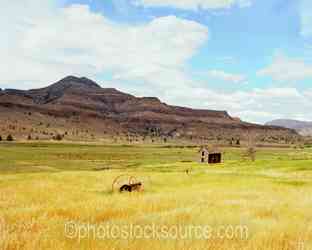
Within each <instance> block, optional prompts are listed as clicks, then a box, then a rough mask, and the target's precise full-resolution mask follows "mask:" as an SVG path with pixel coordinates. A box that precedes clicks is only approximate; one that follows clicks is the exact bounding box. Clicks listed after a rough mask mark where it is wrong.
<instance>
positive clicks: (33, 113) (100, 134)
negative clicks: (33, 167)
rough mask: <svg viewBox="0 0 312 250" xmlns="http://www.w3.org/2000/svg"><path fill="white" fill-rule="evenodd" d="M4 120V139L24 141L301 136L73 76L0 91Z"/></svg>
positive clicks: (0, 111)
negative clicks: (40, 85) (38, 85)
mask: <svg viewBox="0 0 312 250" xmlns="http://www.w3.org/2000/svg"><path fill="white" fill-rule="evenodd" d="M0 119H1V123H0V135H2V137H4V136H6V135H7V134H12V135H14V137H16V138H22V139H23V138H24V139H25V138H27V137H29V138H32V139H34V138H36V139H51V138H52V137H55V136H56V135H62V137H65V138H67V139H70V140H76V139H77V140H102V139H103V140H104V139H111V140H114V141H121V140H127V141H131V142H142V141H149V142H150V141H157V140H158V141H160V140H162V141H169V140H188V141H194V142H203V141H207V140H215V141H218V142H221V141H226V140H231V139H232V138H235V139H236V138H243V137H244V136H245V135H246V133H255V134H257V136H258V137H257V138H258V139H259V140H261V141H268V142H281V141H287V142H289V141H291V140H293V139H295V138H297V137H298V134H297V133H296V132H295V131H294V130H291V129H286V128H282V127H272V126H263V125H258V124H251V123H246V122H243V121H241V120H240V119H238V118H233V117H231V116H230V115H229V114H228V113H227V112H226V111H215V110H199V109H191V108H185V107H177V106H171V105H167V104H165V103H163V102H161V101H160V100H159V99H158V98H156V97H135V96H133V95H130V94H127V93H123V92H121V91H119V90H117V89H114V88H102V87H100V85H98V84H97V83H96V82H94V81H92V80H90V79H87V78H85V77H82V78H79V77H75V76H68V77H65V78H64V79H62V80H60V81H58V82H56V83H54V84H52V85H50V86H48V87H45V88H41V89H32V90H26V91H24V90H14V89H6V90H0Z"/></svg>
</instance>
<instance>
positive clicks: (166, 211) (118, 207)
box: [0, 161, 312, 250]
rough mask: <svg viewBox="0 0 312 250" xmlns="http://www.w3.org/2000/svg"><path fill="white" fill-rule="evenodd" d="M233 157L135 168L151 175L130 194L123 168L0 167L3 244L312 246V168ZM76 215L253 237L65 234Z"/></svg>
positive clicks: (86, 220)
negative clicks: (243, 231)
mask: <svg viewBox="0 0 312 250" xmlns="http://www.w3.org/2000/svg"><path fill="white" fill-rule="evenodd" d="M233 163H235V161H233V162H231V163H229V164H228V165H227V164H224V165H219V166H214V167H208V166H207V167H206V166H205V167H204V168H203V167H200V166H198V165H197V164H192V163H188V164H191V165H193V171H192V174H190V175H186V174H185V173H184V172H183V171H169V172H163V171H160V172H158V171H157V167H155V166H154V168H153V171H145V170H128V171H130V172H129V174H131V175H138V176H144V177H146V176H148V177H149V178H148V180H149V181H148V183H147V186H146V188H145V191H144V192H142V193H131V194H120V193H112V192H111V184H112V181H113V179H114V178H115V177H116V176H118V175H120V174H125V173H127V171H122V170H109V171H67V172H39V173H20V174H13V173H11V174H4V175H0V249H4V250H11V249H25V250H33V249H94V250H95V249H99V250H105V249H107V250H112V249H116V250H119V249H120V250H121V249H122V250H124V249H131V250H141V249H166V250H167V249H169V250H170V249H179V250H180V249H181V250H184V249H192V250H193V249H195V250H196V249H226V250H229V249H233V250H234V249H237V250H241V249H259V250H260V249H269V250H295V249H298V250H305V249H307V250H308V249H312V210H311V208H312V195H311V193H312V185H311V184H312V182H311V178H312V172H311V171H309V170H306V169H305V170H304V171H300V172H298V173H300V174H299V175H296V174H294V172H293V171H289V169H287V170H285V169H284V168H269V167H268V168H267V167H265V168H259V169H258V165H260V163H261V162H260V163H259V162H258V163H255V164H258V165H255V166H254V167H255V168H254V169H250V170H246V169H247V168H248V166H247V165H248V164H249V163H247V164H246V166H243V167H240V168H235V164H234V166H233ZM171 164H172V166H173V167H176V166H177V165H179V166H180V167H183V166H184V165H185V164H186V163H181V162H180V163H178V162H176V163H171ZM250 164H253V163H250ZM285 164H286V161H285ZM287 164H288V165H289V164H294V167H295V166H297V162H292V163H289V162H288V163H287ZM301 164H302V163H301ZM306 164H307V165H309V164H311V162H308V161H307V162H306ZM166 166H167V167H170V164H169V163H167V165H166ZM188 167H190V166H189V165H188ZM249 167H251V168H252V167H253V166H251V165H250V166H249ZM302 179H304V182H303V181H301V180H302ZM71 221H74V222H75V223H79V224H80V225H85V224H89V225H91V226H98V227H99V226H101V225H104V224H105V223H110V224H111V225H131V224H132V225H141V226H144V225H152V224H154V225H156V226H164V225H167V226H174V225H184V226H188V225H203V226H204V225H208V226H210V227H211V228H212V229H213V230H217V229H220V228H221V227H222V226H234V227H235V226H236V227H237V226H246V227H247V228H248V235H247V236H248V237H247V238H245V237H242V236H241V235H239V234H238V233H237V234H235V235H234V236H233V237H226V236H225V235H218V233H217V232H215V231H214V232H213V233H212V236H211V237H210V238H209V239H195V238H191V239H179V240H176V239H161V240H159V239H155V238H154V239H133V238H128V239H108V238H106V239H102V238H100V237H94V235H92V237H82V238H78V237H76V236H77V235H76V236H75V237H68V235H66V233H67V232H66V230H65V224H66V223H68V222H71ZM95 236H96V235H95ZM221 236H223V237H221ZM243 236H245V235H243Z"/></svg>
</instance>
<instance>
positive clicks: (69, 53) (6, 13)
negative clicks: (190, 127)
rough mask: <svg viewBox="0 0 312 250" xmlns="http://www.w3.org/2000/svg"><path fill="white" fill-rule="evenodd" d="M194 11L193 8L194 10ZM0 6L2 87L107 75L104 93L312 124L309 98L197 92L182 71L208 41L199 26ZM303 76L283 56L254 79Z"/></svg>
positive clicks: (286, 91)
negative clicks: (111, 91) (116, 92)
mask: <svg viewBox="0 0 312 250" xmlns="http://www.w3.org/2000/svg"><path fill="white" fill-rule="evenodd" d="M175 2H181V3H182V2H183V1H182V0H181V1H175ZM195 2H196V1H195ZM208 2H209V1H207V2H206V4H207V3H208ZM212 2H213V1H211V2H210V3H212ZM225 2H226V3H229V5H234V4H235V3H234V1H224V3H225ZM0 3H1V0H0ZM236 3H237V1H236ZM240 3H242V1H241V2H240ZM199 5H200V1H197V5H196V4H195V5H193V6H195V8H197V7H198V6H199ZM2 6H5V8H1V9H0V28H1V30H4V31H5V32H2V33H0V54H1V57H0V63H1V67H0V84H1V85H2V87H3V85H6V86H8V87H17V88H29V87H31V88H33V87H42V86H43V85H46V84H49V83H51V82H53V81H56V80H58V79H60V78H62V77H64V76H65V75H68V74H76V75H81V76H88V77H92V78H95V79H96V76H97V75H100V74H104V73H105V72H110V74H112V76H113V79H112V80H111V81H109V82H107V83H104V85H105V86H110V87H116V88H119V89H121V90H123V91H126V92H130V93H132V94H137V95H140V96H149V95H150V96H157V97H160V98H161V99H162V100H163V101H165V102H168V103H170V104H176V105H183V106H191V107H196V108H207V109H220V110H228V111H229V112H230V114H232V115H234V116H241V117H242V118H243V119H245V120H251V121H257V122H264V121H267V120H268V119H271V118H280V117H289V118H291V117H294V115H296V116H297V117H299V116H302V115H305V117H306V119H312V117H308V115H307V114H306V112H305V111H306V110H311V109H312V103H311V92H309V91H306V92H305V93H301V92H300V91H298V90H297V89H295V88H269V89H253V90H249V91H240V90H238V91H233V92H225V91H216V90H213V89H209V88H204V87H198V84H197V83H196V82H195V80H194V79H192V77H191V74H189V73H188V70H187V67H186V65H187V61H188V60H189V59H190V58H192V56H193V55H194V54H195V53H197V52H198V50H199V48H200V47H201V46H202V45H203V44H204V43H205V42H207V40H208V38H209V32H208V28H207V27H206V26H203V25H201V24H199V23H196V22H193V21H189V20H183V19H180V18H177V17H175V16H167V17H160V18H155V19H153V20H152V21H150V22H147V23H143V24H138V25H124V24H122V25H121V24H117V23H114V22H112V21H111V20H109V19H108V18H106V17H105V16H104V15H102V14H100V13H95V12H92V11H91V10H90V9H89V7H88V6H86V5H71V6H68V7H66V8H59V7H58V6H56V5H55V1H52V0H51V1H50V0H40V1H39V0H24V1H18V0H11V1H9V2H7V1H6V2H5V3H4V4H3V5H2ZM196 6H197V7H196ZM207 6H208V5H207ZM211 6H212V5H211ZM215 6H216V5H215ZM219 6H221V5H219ZM208 42H209V41H208ZM285 61H286V62H285ZM290 67H291V70H290ZM302 72H303V73H304V74H305V75H310V74H311V71H310V66H309V65H307V64H306V63H305V62H303V61H301V60H293V59H289V58H287V57H284V58H277V59H275V60H274V62H273V64H272V65H271V66H270V67H268V68H267V69H265V70H263V71H262V72H260V73H259V74H264V75H267V74H269V75H272V77H274V79H280V80H284V79H285V74H286V76H287V77H286V78H287V79H298V78H301V74H302ZM212 74H213V75H215V77H221V78H223V80H227V81H233V82H240V81H243V80H244V76H243V75H234V74H229V73H226V72H224V71H221V70H220V71H214V72H212Z"/></svg>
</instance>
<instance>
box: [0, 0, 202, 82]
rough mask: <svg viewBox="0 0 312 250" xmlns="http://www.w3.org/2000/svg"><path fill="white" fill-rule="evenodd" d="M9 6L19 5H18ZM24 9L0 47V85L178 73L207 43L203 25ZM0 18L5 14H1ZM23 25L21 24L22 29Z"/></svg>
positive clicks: (83, 10) (74, 8) (82, 8)
mask: <svg viewBox="0 0 312 250" xmlns="http://www.w3.org/2000/svg"><path fill="white" fill-rule="evenodd" d="M29 1H30V2H31V3H33V2H35V0H29ZM45 1H46V2H47V3H48V1H47V0H45ZM45 1H40V4H41V2H45ZM11 2H12V3H13V6H14V7H15V5H16V6H19V5H18V4H17V1H15V0H13V1H11ZM30 2H29V3H30ZM37 3H38V5H40V4H39V1H37ZM7 5H10V3H8V4H7ZM43 5H44V4H43ZM47 6H48V4H47ZM20 7H21V8H22V7H25V6H20ZM12 8H13V7H12ZM13 9H14V8H13ZM24 9H25V8H24ZM25 10H26V14H25V15H23V13H21V18H20V19H18V20H16V21H15V22H13V23H11V24H9V26H8V27H6V29H5V30H11V29H13V30H14V29H17V30H18V32H16V33H14V34H9V37H8V44H7V46H1V48H0V50H1V52H2V53H1V55H2V56H1V59H0V60H1V61H2V63H1V65H2V67H1V69H0V77H1V79H0V80H1V81H2V82H14V81H20V80H25V79H27V80H29V81H31V80H34V81H35V80H38V79H39V80H42V81H46V80H49V79H51V78H52V79H55V78H58V77H61V76H63V75H64V74H75V73H76V74H77V73H79V74H84V75H95V74H97V73H102V72H104V71H111V72H114V74H116V75H121V76H122V75H128V76H129V77H130V76H131V77H132V78H136V77H146V75H151V74H155V73H159V71H161V70H162V69H172V70H175V71H177V70H179V69H180V68H182V67H183V66H184V63H185V62H186V61H187V60H188V59H189V58H191V57H192V56H193V54H194V53H195V52H196V51H197V49H198V48H199V47H200V46H201V45H202V44H203V43H204V42H205V41H206V40H207V39H208V29H207V28H206V27H205V26H203V25H200V24H199V23H196V22H193V21H188V20H183V19H179V18H177V17H175V16H167V17H160V18H156V19H154V20H152V21H151V22H149V23H145V24H141V25H136V26H130V25H129V26H127V25H118V24H116V23H113V22H111V21H110V20H109V19H107V18H106V17H105V16H103V15H101V14H98V13H94V12H92V11H91V10H90V9H89V7H88V6H87V5H71V6H69V7H66V8H63V9H53V8H51V9H49V8H46V9H45V10H46V11H45V12H46V15H44V16H42V15H38V16H37V15H36V14H35V13H36V12H37V10H36V8H34V9H31V10H32V11H33V12H34V13H28V12H27V11H28V8H27V9H25ZM32 11H31V12H32ZM0 14H4V15H6V13H4V12H3V13H2V10H0ZM31 14H34V15H33V17H32V18H31V19H28V16H30V15H31ZM52 14H53V18H52V17H51V16H52ZM8 18H9V17H8ZM21 20H22V21H25V24H23V26H21V25H20V22H21ZM11 42H13V44H12V43H11ZM12 68H16V69H18V70H17V72H16V74H12V73H11V72H12Z"/></svg>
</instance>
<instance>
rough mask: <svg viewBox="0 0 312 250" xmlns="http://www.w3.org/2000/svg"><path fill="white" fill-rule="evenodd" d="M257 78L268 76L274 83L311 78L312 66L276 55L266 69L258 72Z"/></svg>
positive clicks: (298, 60)
mask: <svg viewBox="0 0 312 250" xmlns="http://www.w3.org/2000/svg"><path fill="white" fill-rule="evenodd" d="M257 75H259V76H270V77H272V79H273V80H276V81H288V82H289V81H290V82H292V81H299V80H304V79H306V78H312V65H310V64H307V63H306V62H305V61H304V60H303V59H300V58H289V57H287V56H285V55H282V54H278V55H275V57H274V58H273V62H272V64H271V65H269V66H268V67H266V68H264V69H262V70H260V71H258V73H257Z"/></svg>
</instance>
